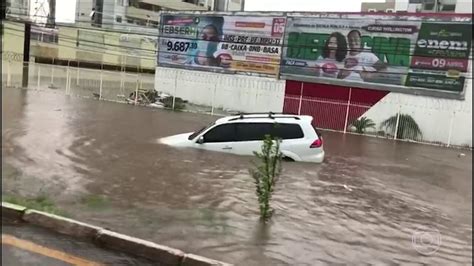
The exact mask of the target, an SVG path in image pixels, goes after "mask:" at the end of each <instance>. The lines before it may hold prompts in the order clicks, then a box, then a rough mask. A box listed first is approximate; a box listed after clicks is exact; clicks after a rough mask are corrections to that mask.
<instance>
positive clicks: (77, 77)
mask: <svg viewBox="0 0 474 266" xmlns="http://www.w3.org/2000/svg"><path fill="white" fill-rule="evenodd" d="M76 69H77V72H76V86H77V87H78V86H79V73H80V68H79V61H77V68H76Z"/></svg>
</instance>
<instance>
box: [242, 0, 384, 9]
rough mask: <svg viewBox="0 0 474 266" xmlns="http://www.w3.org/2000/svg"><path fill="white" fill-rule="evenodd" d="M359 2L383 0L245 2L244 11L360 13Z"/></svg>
mask: <svg viewBox="0 0 474 266" xmlns="http://www.w3.org/2000/svg"><path fill="white" fill-rule="evenodd" d="M361 2H385V1H384V0H245V11H313V12H314V11H322V12H326V11H333V12H360V6H361Z"/></svg>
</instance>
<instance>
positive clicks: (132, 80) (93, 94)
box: [2, 60, 154, 104]
mask: <svg viewBox="0 0 474 266" xmlns="http://www.w3.org/2000/svg"><path fill="white" fill-rule="evenodd" d="M2 66H3V68H2V69H3V71H2V86H3V87H18V88H19V87H22V76H23V75H22V73H23V72H22V71H23V63H22V62H18V61H13V60H11V61H5V60H2ZM28 73H29V75H28V89H34V90H47V91H52V92H58V93H63V94H66V95H70V96H78V97H85V98H97V99H100V100H108V101H115V102H127V101H128V102H130V100H133V101H131V102H132V103H135V104H139V103H140V102H139V100H140V99H139V95H140V94H139V92H140V91H148V90H154V75H153V74H144V73H127V72H118V71H107V70H101V69H87V68H77V67H70V66H60V65H52V64H38V63H33V62H30V63H29V72H28Z"/></svg>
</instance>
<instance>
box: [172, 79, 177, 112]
mask: <svg viewBox="0 0 474 266" xmlns="http://www.w3.org/2000/svg"><path fill="white" fill-rule="evenodd" d="M178 74H179V72H178V71H176V77H175V80H174V94H173V104H172V109H173V111H174V107H175V104H176V93H177V92H178V77H179V76H178Z"/></svg>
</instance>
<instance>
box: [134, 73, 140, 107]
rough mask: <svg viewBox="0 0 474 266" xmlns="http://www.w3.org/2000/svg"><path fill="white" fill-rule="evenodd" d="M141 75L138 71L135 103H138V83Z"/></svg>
mask: <svg viewBox="0 0 474 266" xmlns="http://www.w3.org/2000/svg"><path fill="white" fill-rule="evenodd" d="M139 79H140V75H139V74H138V73H137V83H136V84H135V105H137V104H138V84H139Z"/></svg>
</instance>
